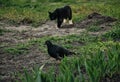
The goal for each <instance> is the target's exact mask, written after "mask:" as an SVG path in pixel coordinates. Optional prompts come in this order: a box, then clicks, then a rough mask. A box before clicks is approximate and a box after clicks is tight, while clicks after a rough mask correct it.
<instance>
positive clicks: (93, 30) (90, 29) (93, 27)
mask: <svg viewBox="0 0 120 82" xmlns="http://www.w3.org/2000/svg"><path fill="white" fill-rule="evenodd" d="M101 29H102V28H101V27H99V26H90V27H88V28H87V30H88V31H91V32H98V31H100V30H101Z"/></svg>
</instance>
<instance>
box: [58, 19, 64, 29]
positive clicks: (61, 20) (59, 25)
mask: <svg viewBox="0 0 120 82" xmlns="http://www.w3.org/2000/svg"><path fill="white" fill-rule="evenodd" d="M62 22H63V19H57V27H58V28H60V27H61V24H62Z"/></svg>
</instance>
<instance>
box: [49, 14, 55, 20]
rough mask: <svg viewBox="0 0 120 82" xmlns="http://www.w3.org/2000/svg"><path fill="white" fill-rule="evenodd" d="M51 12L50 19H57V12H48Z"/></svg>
mask: <svg viewBox="0 0 120 82" xmlns="http://www.w3.org/2000/svg"><path fill="white" fill-rule="evenodd" d="M48 13H49V18H50V20H55V19H56V14H55V13H54V12H53V13H52V12H48Z"/></svg>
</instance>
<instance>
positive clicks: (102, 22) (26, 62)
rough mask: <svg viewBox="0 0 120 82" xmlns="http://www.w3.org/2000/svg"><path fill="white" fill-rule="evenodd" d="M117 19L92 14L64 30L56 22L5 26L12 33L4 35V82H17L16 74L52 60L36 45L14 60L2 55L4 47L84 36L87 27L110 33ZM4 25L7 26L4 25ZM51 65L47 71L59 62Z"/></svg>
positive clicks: (0, 65) (0, 68)
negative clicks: (75, 35) (30, 41)
mask: <svg viewBox="0 0 120 82" xmlns="http://www.w3.org/2000/svg"><path fill="white" fill-rule="evenodd" d="M115 21H116V19H114V18H111V17H106V16H102V15H101V14H98V13H92V14H90V15H89V16H88V17H86V18H85V19H84V20H82V21H79V22H77V23H74V25H63V26H62V27H61V28H59V29H58V28H57V27H56V23H55V22H53V21H47V22H46V23H45V24H42V25H41V26H39V27H37V28H34V27H31V26H27V25H20V26H18V27H16V26H9V25H5V26H2V27H0V28H2V29H6V30H10V31H9V32H5V33H4V34H3V35H1V36H0V51H1V52H0V77H1V79H0V82H14V79H15V78H16V77H14V73H15V72H17V71H19V72H23V68H28V69H29V70H31V69H32V67H33V66H34V65H36V64H38V65H43V64H44V63H45V62H46V60H47V59H48V57H49V56H48V55H47V53H42V52H41V51H40V50H39V48H38V45H36V46H33V47H32V48H30V49H29V51H30V52H29V53H28V54H22V55H19V56H16V57H14V56H13V55H11V54H7V53H4V52H2V48H3V47H8V46H13V45H16V44H18V43H25V42H27V41H29V40H31V39H33V38H41V37H44V36H66V35H71V34H80V33H81V32H83V31H85V30H86V28H87V27H89V26H91V25H93V24H96V25H98V26H100V27H102V28H103V29H106V30H109V28H110V27H111V26H112V25H113V23H114V22H115ZM31 22H33V21H31V20H29V19H24V20H22V21H21V23H22V24H28V23H31ZM1 24H2V25H4V24H3V23H1ZM106 30H103V31H101V32H98V33H96V32H91V33H90V34H95V35H99V34H102V33H104V32H105V31H106ZM72 44H73V45H75V46H77V45H83V44H84V43H83V42H74V43H72ZM47 61H48V63H47V65H46V66H45V67H44V70H47V69H48V68H49V67H50V66H52V65H55V66H57V65H58V63H56V61H55V60H54V59H53V58H50V59H48V60H47Z"/></svg>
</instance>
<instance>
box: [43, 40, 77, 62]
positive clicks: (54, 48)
mask: <svg viewBox="0 0 120 82" xmlns="http://www.w3.org/2000/svg"><path fill="white" fill-rule="evenodd" d="M45 44H46V45H47V50H48V54H49V55H50V56H51V57H53V58H55V59H56V60H61V58H64V56H68V55H71V54H75V53H74V52H71V51H69V50H67V49H65V48H63V47H61V46H58V45H55V44H52V42H51V41H49V40H47V41H46V42H45Z"/></svg>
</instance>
